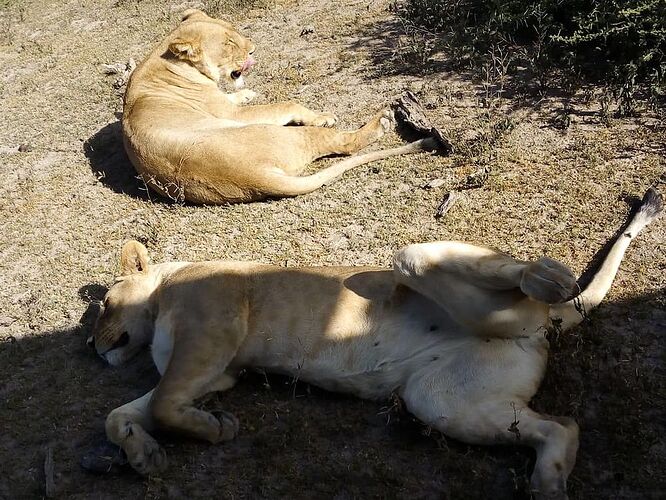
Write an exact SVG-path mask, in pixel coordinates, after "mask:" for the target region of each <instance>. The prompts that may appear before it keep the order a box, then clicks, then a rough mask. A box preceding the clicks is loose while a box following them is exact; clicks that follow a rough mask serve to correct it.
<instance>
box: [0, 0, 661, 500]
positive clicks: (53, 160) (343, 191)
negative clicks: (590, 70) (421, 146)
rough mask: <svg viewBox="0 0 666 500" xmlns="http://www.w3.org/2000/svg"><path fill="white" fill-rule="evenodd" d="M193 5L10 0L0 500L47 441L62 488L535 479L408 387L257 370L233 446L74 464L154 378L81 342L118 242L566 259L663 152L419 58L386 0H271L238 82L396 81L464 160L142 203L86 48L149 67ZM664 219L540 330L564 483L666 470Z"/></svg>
mask: <svg viewBox="0 0 666 500" xmlns="http://www.w3.org/2000/svg"><path fill="white" fill-rule="evenodd" d="M203 3H204V4H206V5H204V6H205V7H209V8H217V7H220V6H221V5H222V4H223V3H224V2H215V1H208V2H203ZM196 4H197V3H196V2H183V3H180V4H176V3H172V2H169V1H160V0H143V1H139V0H136V1H130V0H124V1H121V0H118V1H110V0H101V1H92V0H67V1H59V2H56V1H53V0H33V1H29V0H26V1H11V0H1V1H0V29H1V30H2V37H0V67H2V68H3V70H2V72H1V74H0V96H1V98H2V99H1V102H2V115H1V120H0V174H1V178H2V181H1V182H0V221H1V222H0V224H1V226H0V276H2V280H1V282H0V464H2V465H3V468H2V469H3V470H2V473H1V474H0V498H7V499H10V498H11V499H14V498H35V497H40V496H43V495H44V493H45V477H44V460H45V455H46V450H47V449H49V448H50V449H51V450H53V455H54V464H55V476H54V482H55V488H56V495H58V496H60V497H63V498H64V497H68V498H145V497H149V498H196V497H210V496H212V495H216V496H220V497H224V498H279V497H294V498H314V497H324V498H329V497H331V498H337V499H346V498H370V497H376V498H398V497H402V498H407V497H408V498H526V493H525V491H526V490H525V484H526V478H527V477H528V476H529V472H530V468H531V460H532V456H531V454H530V453H529V452H528V451H526V450H524V449H521V448H514V449H511V448H487V447H473V446H467V445H464V444H461V443H458V442H455V441H453V440H450V439H446V438H444V437H443V436H440V435H438V434H436V433H433V432H430V431H429V430H428V429H427V428H425V427H423V426H422V425H421V424H419V423H417V422H415V421H414V420H413V419H412V417H410V415H408V414H406V413H405V412H404V411H401V410H400V408H399V404H394V403H393V402H385V403H374V402H364V401H359V400H356V399H353V398H347V397H342V396H339V395H335V394H330V393H326V392H324V391H321V390H318V389H316V388H313V387H309V386H307V385H304V384H300V383H293V381H291V380H289V379H284V378H279V377H268V378H264V377H262V376H259V375H256V374H248V375H247V376H246V378H245V379H244V380H242V382H241V383H240V384H239V385H238V386H237V387H236V388H234V389H233V391H231V392H229V393H227V394H224V395H220V396H219V402H220V404H223V405H224V406H225V408H226V409H228V410H230V411H232V412H234V413H235V414H236V415H237V416H238V417H239V418H240V420H241V431H240V435H239V437H238V438H237V439H236V440H235V441H233V442H231V443H228V444H225V445H223V446H209V445H207V444H203V443H197V442H192V441H188V440H177V439H174V438H171V437H163V438H161V441H162V442H163V443H164V445H165V446H166V449H167V452H168V454H169V458H170V468H169V470H168V472H166V473H165V474H163V475H161V476H159V477H150V478H143V477H140V476H138V475H137V474H135V473H133V472H132V471H131V470H128V469H122V470H117V471H112V472H111V473H109V474H107V475H102V476H96V475H91V474H89V473H86V472H85V471H83V470H82V468H81V467H80V465H79V461H80V459H81V456H82V455H83V454H84V453H85V452H86V451H88V450H89V449H90V447H91V446H93V445H94V444H95V443H96V442H98V441H99V440H100V439H102V438H103V422H104V417H105V415H106V413H108V411H109V410H111V409H112V408H114V407H115V406H118V405H120V404H122V403H125V402H126V401H128V400H130V399H133V398H135V397H137V396H139V395H141V394H142V393H143V392H145V391H146V390H148V389H149V388H151V387H152V385H153V384H154V383H155V381H156V379H157V375H156V372H155V370H154V369H153V368H152V366H151V365H150V362H149V360H148V359H147V357H144V358H142V359H140V360H138V361H137V362H135V363H133V364H132V365H131V366H130V367H128V368H124V369H112V368H109V367H106V366H103V365H102V364H101V362H100V361H99V360H98V359H96V358H95V357H94V356H93V355H92V354H91V353H90V352H89V350H88V349H87V348H86V347H85V345H84V340H85V338H86V336H87V334H88V333H89V330H90V325H91V316H92V314H93V313H94V306H93V305H92V304H93V303H94V301H95V300H97V299H99V298H101V297H102V296H103V294H104V291H105V287H106V286H108V284H110V283H111V282H112V280H113V276H114V274H115V272H116V271H117V258H118V252H119V249H120V247H121V244H122V242H123V241H125V240H127V239H129V238H136V239H139V240H141V241H143V242H145V243H146V244H147V245H148V247H149V249H150V251H151V253H152V255H153V256H154V258H155V260H156V261H163V260H171V259H179V260H204V259H212V258H233V259H253V260H259V261H263V262H268V263H274V264H280V265H297V264H298V265H307V264H358V265H360V264H373V265H389V264H390V259H391V255H392V253H393V252H394V251H395V250H396V249H397V248H399V247H400V246H402V245H404V244H407V243H411V242H418V241H429V240H437V239H460V240H466V241H470V242H475V243H482V244H486V245H490V246H493V247H496V248H500V249H502V250H504V251H507V252H509V253H512V254H514V255H516V256H517V257H520V258H535V257H538V256H541V255H543V254H546V253H547V254H548V255H550V256H552V257H554V258H557V259H561V260H562V261H563V262H565V263H566V264H568V265H569V266H571V267H572V268H573V269H574V270H575V271H576V272H582V271H583V270H584V269H585V268H586V266H587V263H588V262H589V261H590V260H591V259H592V258H593V256H594V254H595V252H596V251H597V250H599V249H600V248H601V247H602V246H603V245H604V243H605V242H606V241H607V240H608V238H610V237H611V236H612V235H613V234H614V232H615V230H616V229H617V228H618V227H619V225H620V224H621V223H622V221H623V220H624V217H625V215H626V214H627V212H628V210H629V206H628V204H627V201H628V200H631V198H632V197H635V196H640V195H642V193H643V192H644V191H645V189H646V188H647V187H648V186H650V185H651V184H653V183H654V182H655V181H656V180H657V179H658V178H659V176H661V175H662V174H663V173H664V170H665V167H666V160H665V159H664V153H665V151H666V139H665V135H664V125H663V121H662V120H660V119H659V117H658V116H655V115H653V114H649V113H645V114H643V115H642V116H641V117H638V118H633V119H623V120H619V119H613V120H611V122H610V126H607V125H606V124H603V123H601V120H600V119H599V118H598V114H597V113H596V111H597V108H596V107H595V104H594V101H593V102H592V103H589V104H585V103H583V102H582V101H581V102H577V101H576V102H574V108H573V111H572V113H571V115H570V118H571V125H570V126H569V127H568V128H567V129H566V130H559V129H557V128H555V127H553V126H552V125H551V118H552V116H553V111H554V110H556V109H557V107H558V106H559V105H560V103H559V101H558V100H557V98H556V97H543V96H541V97H539V96H533V95H529V94H521V93H512V94H511V96H510V97H509V96H508V94H507V95H504V94H502V95H500V94H498V87H497V82H492V81H491V82H486V83H487V84H488V85H486V86H485V87H484V85H483V84H482V83H481V84H480V82H477V81H474V79H473V78H471V77H469V76H466V75H460V74H455V73H452V72H446V71H443V70H442V69H441V67H438V66H437V65H423V64H421V63H416V62H414V59H413V58H412V56H413V54H412V52H413V51H410V50H409V43H410V38H409V37H408V36H405V35H404V34H403V33H402V31H401V24H400V22H399V21H397V20H396V18H395V17H393V14H392V13H391V12H390V11H389V9H388V7H389V2H386V1H383V0H350V1H347V2H335V1H332V0H322V1H315V0H302V1H288V2H284V1H283V2H278V3H277V4H271V5H270V6H269V7H268V8H266V9H260V8H254V9H250V10H245V11H238V12H235V13H231V16H230V17H231V18H232V19H233V20H234V21H235V22H237V25H238V26H240V27H241V28H242V31H243V32H244V33H246V34H248V35H250V36H251V37H252V38H253V39H254V40H255V42H256V44H257V47H258V48H257V52H256V58H257V60H258V61H259V64H258V65H257V66H256V70H255V71H254V72H253V74H252V75H251V76H250V77H249V79H248V84H249V86H250V87H251V88H253V89H254V90H257V91H259V92H260V94H261V97H260V98H261V100H262V101H264V102H270V101H274V100H280V99H286V98H290V99H297V100H299V101H300V102H302V103H303V104H305V105H308V106H310V107H312V108H316V109H322V110H327V111H332V112H335V113H337V114H338V116H339V118H340V122H341V126H343V127H355V126H358V125H359V124H361V123H362V122H363V121H364V120H365V119H367V118H368V117H370V116H371V115H372V114H373V113H374V112H375V111H376V110H378V109H380V108H382V107H384V106H386V105H387V104H388V103H389V102H391V100H392V99H394V98H395V97H396V96H397V95H399V94H400V93H401V92H402V90H403V89H406V88H408V89H411V90H413V91H414V92H416V93H417V94H418V95H419V96H421V98H422V99H423V101H424V102H426V104H427V105H428V108H429V110H430V112H431V113H432V117H433V119H434V120H435V121H436V122H437V123H438V124H440V125H441V126H442V127H444V128H446V129H447V130H448V131H449V132H450V135H451V137H452V139H453V141H454V144H455V145H456V147H457V151H458V153H457V154H455V155H454V156H452V157H448V158H447V157H441V156H428V155H422V156H418V157H409V158H403V159H400V158H398V159H391V160H387V161H383V162H379V163H376V164H372V165H368V166H363V167H360V168H358V169H356V170H355V171H351V172H348V173H347V174H345V176H344V177H343V178H342V179H341V180H340V181H338V182H336V183H335V184H333V185H331V186H329V187H326V188H324V189H322V190H320V191H318V192H316V193H313V194H311V195H308V196H303V197H300V198H297V199H291V200H281V201H271V202H265V203H255V204H252V205H243V206H231V207H193V206H183V205H178V204H172V203H169V202H168V201H164V200H160V199H158V198H155V197H154V196H148V195H147V193H146V191H145V189H144V188H143V186H142V184H141V183H140V182H139V181H138V180H137V179H136V178H135V175H136V174H135V173H134V171H133V170H132V168H131V166H130V164H129V161H128V160H127V157H126V156H125V153H124V152H123V150H122V143H121V140H120V137H119V124H118V113H119V112H121V107H122V101H121V97H122V92H123V89H122V88H120V89H115V88H114V87H113V82H114V77H109V76H105V75H104V74H103V72H102V70H101V65H102V64H105V63H115V62H125V61H127V60H128V59H129V58H130V57H134V58H136V59H137V60H140V59H141V57H142V56H143V55H144V54H145V53H146V52H147V51H148V49H149V48H150V46H151V45H152V44H154V43H155V42H156V41H157V40H158V39H159V38H160V37H161V36H163V35H164V34H165V33H166V32H167V31H168V30H169V29H171V28H172V27H173V26H174V25H175V23H176V22H177V19H178V12H180V11H182V10H183V9H184V8H186V7H188V6H192V5H196ZM198 5H200V6H201V5H202V2H199V3H198ZM222 7H224V5H222ZM306 26H310V27H312V28H313V32H312V33H309V34H304V35H303V36H301V32H302V30H303V28H304V27H306ZM410 54H411V55H410ZM440 56H441V55H440ZM498 131H500V132H501V133H500V132H498ZM400 142H401V139H400V138H399V137H398V136H397V135H391V136H389V137H387V138H386V139H384V140H383V141H382V146H391V145H395V144H399V143H400ZM20 145H23V147H21V148H20V149H21V150H22V151H20V152H19V146H20ZM26 150H27V151H26ZM483 166H491V167H492V172H491V174H490V177H489V179H488V182H487V183H486V184H485V185H484V186H483V187H481V188H479V189H474V190H469V191H465V192H464V194H463V196H462V198H461V200H460V201H459V202H458V203H457V204H456V205H455V206H454V207H453V209H452V210H451V211H450V212H449V213H448V214H447V215H446V217H444V218H442V219H440V220H436V219H435V218H434V212H435V210H436V208H437V205H438V204H439V202H440V200H441V198H442V197H443V195H444V194H445V193H446V192H447V191H449V190H451V189H452V188H453V187H455V186H456V185H457V184H458V183H459V182H461V181H462V180H464V179H465V177H466V176H467V175H468V174H469V173H471V172H474V171H475V170H476V169H478V168H480V167H483ZM434 179H441V180H442V182H441V185H439V186H438V187H436V188H433V189H424V188H423V186H424V185H425V184H426V183H428V182H429V181H432V180H434ZM665 234H666V223H665V221H664V219H661V220H660V221H658V222H656V223H655V224H654V225H652V226H651V227H650V228H649V229H648V230H647V231H646V232H645V233H644V234H643V235H641V237H640V238H639V240H638V241H636V243H635V245H634V246H633V247H632V248H631V249H630V250H629V252H628V254H627V257H626V260H625V262H624V263H623V265H622V268H621V270H620V273H619V274H618V277H617V280H616V282H615V285H614V287H613V289H612V291H611V293H610V295H609V297H608V299H607V301H606V302H605V304H604V305H603V306H602V307H600V308H599V310H598V311H596V312H595V313H594V314H593V315H592V317H591V321H590V323H589V324H587V325H585V326H583V327H581V328H579V329H577V330H576V331H574V332H572V333H571V334H567V335H566V336H564V335H563V336H560V337H555V338H553V344H554V345H553V356H552V358H551V363H550V366H549V373H548V375H547V377H546V380H545V382H544V384H543V386H542V389H541V391H540V393H539V395H538V397H537V399H536V401H535V402H534V404H535V407H536V408H537V409H539V410H541V411H544V412H547V413H551V414H556V415H570V416H573V417H575V418H576V419H577V421H578V422H579V423H580V425H581V429H582V438H581V448H580V451H579V457H578V463H577V466H576V468H575V470H574V472H573V474H572V476H571V478H570V491H571V496H572V498H581V499H583V498H585V499H590V498H599V499H605V498H636V499H639V498H658V497H660V496H661V494H662V492H663V491H664V488H666V481H665V479H664V475H663V471H664V470H666V460H665V455H666V448H665V446H664V440H663V436H664V435H665V434H666V432H665V431H666V429H665V428H664V427H665V426H664V422H666V418H665V415H664V408H665V407H666V396H665V394H666V390H665V389H666V387H665V385H666V384H665V380H666V379H665V368H664V366H665V359H664V348H663V345H664V332H665V331H666V294H665V292H664V286H665V285H666V273H665V272H664V271H665V269H666V244H665V242H664V235H665ZM659 471H662V472H659Z"/></svg>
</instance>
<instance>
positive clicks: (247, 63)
mask: <svg viewBox="0 0 666 500" xmlns="http://www.w3.org/2000/svg"><path fill="white" fill-rule="evenodd" d="M256 62H257V61H255V60H254V59H253V58H252V56H248V58H247V59H246V60H245V62H244V63H243V67H242V68H241V71H247V70H248V69H250V68H251V67H252V66H254V64H255V63H256Z"/></svg>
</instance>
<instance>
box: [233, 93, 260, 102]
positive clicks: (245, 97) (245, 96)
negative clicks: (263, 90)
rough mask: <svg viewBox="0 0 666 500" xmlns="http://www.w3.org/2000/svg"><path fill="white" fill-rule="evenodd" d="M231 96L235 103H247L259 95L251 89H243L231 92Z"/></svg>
mask: <svg viewBox="0 0 666 500" xmlns="http://www.w3.org/2000/svg"><path fill="white" fill-rule="evenodd" d="M231 96H232V97H231V99H232V101H233V102H234V104H247V103H248V102H250V101H252V100H253V99H254V98H255V97H257V93H256V92H254V91H253V90H250V89H243V90H239V91H238V92H235V93H233V94H231Z"/></svg>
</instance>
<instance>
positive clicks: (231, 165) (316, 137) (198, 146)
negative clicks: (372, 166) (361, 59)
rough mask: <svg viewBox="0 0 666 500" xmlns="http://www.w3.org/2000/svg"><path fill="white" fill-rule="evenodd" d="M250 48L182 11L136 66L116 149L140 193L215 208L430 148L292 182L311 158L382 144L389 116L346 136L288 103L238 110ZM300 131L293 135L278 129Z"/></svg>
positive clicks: (232, 33)
mask: <svg viewBox="0 0 666 500" xmlns="http://www.w3.org/2000/svg"><path fill="white" fill-rule="evenodd" d="M253 52H254V44H253V43H252V42H251V41H250V40H249V39H247V38H245V37H243V36H242V35H241V34H240V33H238V32H237V31H236V30H235V29H234V27H233V26H232V25H231V24H229V23H227V22H224V21H220V20H217V19H213V18H211V17H208V16H207V15H206V14H204V13H203V12H201V11H198V10H188V11H186V12H185V13H184V15H183V22H182V23H181V24H180V25H179V26H178V27H177V28H176V29H175V30H174V31H173V32H172V33H171V34H169V35H168V36H167V38H166V39H165V40H164V41H163V42H162V43H160V44H159V45H158V46H157V47H156V48H155V49H154V50H153V51H152V52H151V53H150V54H149V55H148V56H147V57H146V59H145V60H144V61H143V62H142V63H141V64H140V65H139V66H138V67H137V69H136V70H135V71H134V73H133V74H132V76H131V78H130V80H129V83H128V86H127V91H126V93H125V101H124V110H123V119H122V129H123V141H124V144H125V149H126V151H127V154H128V155H129V158H130V160H131V161H132V164H133V165H134V166H135V168H136V169H137V171H138V172H139V174H140V175H141V177H142V179H143V180H144V181H145V182H146V184H147V185H148V186H149V187H151V188H153V189H155V190H157V191H159V192H160V193H162V194H164V195H167V196H169V197H171V198H174V199H178V200H187V201H190V202H192V203H206V204H220V203H240V202H249V201H256V200H262V199H265V198H271V197H286V196H296V195H299V194H304V193H309V192H311V191H314V190H316V189H318V188H320V187H321V186H323V185H324V184H326V183H329V182H331V181H333V180H334V179H335V178H337V177H339V176H340V175H342V173H344V172H345V171H347V170H349V169H350V168H353V167H356V166H358V165H362V164H364V163H368V162H370V161H374V160H379V159H382V158H387V157H389V156H395V155H401V154H408V153H415V152H418V151H422V150H423V149H424V148H430V147H431V146H432V145H433V142H432V141H430V140H427V139H425V140H421V141H416V142H413V143H411V144H407V145H405V146H402V147H398V148H395V149H389V150H384V151H376V152H371V153H367V154H362V155H358V156H353V157H351V158H348V159H345V160H342V161H339V162H337V163H334V164H333V165H331V166H329V167H328V168H325V169H322V170H320V171H319V172H317V173H314V174H312V175H306V176H300V175H299V174H300V173H301V172H302V171H303V170H304V169H305V167H306V166H307V165H308V164H309V163H310V162H312V161H313V160H315V159H317V158H321V157H323V156H329V155H349V154H352V153H355V152H357V151H359V150H361V149H363V148H365V147H366V146H368V145H369V144H371V143H373V142H375V141H376V140H378V139H379V138H380V137H382V136H383V135H384V134H385V133H386V132H387V131H388V130H389V129H390V127H391V126H392V123H393V115H392V113H391V112H390V111H382V112H380V113H378V114H377V115H376V116H375V117H374V118H372V119H371V120H370V121H369V122H368V123H367V124H366V125H364V126H363V127H361V128H360V129H358V130H356V131H354V132H344V131H339V130H336V129H334V128H329V127H333V125H334V124H335V122H336V118H335V116H333V115H332V114H329V113H318V112H315V111H311V110H309V109H307V108H305V107H304V106H301V105H300V104H296V103H294V102H286V103H278V104H264V105H245V104H246V103H248V102H249V101H250V100H252V98H253V97H254V96H255V93H254V92H252V91H250V90H246V89H244V90H238V91H237V92H235V93H225V92H223V91H222V90H220V89H219V86H220V85H224V84H225V83H226V84H232V85H234V86H235V87H236V88H240V87H242V86H243V84H244V73H245V72H246V71H247V70H248V69H249V68H250V67H252V65H253V64H254V59H253V58H252V53H253ZM286 125H301V126H286Z"/></svg>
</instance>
